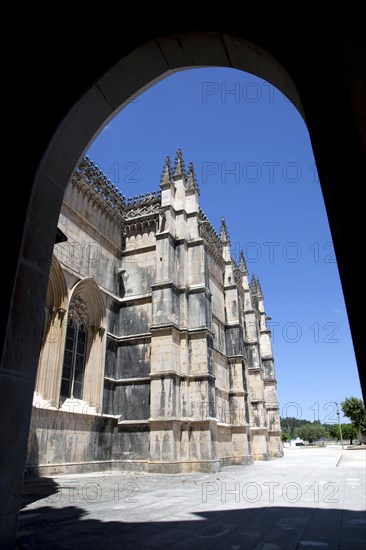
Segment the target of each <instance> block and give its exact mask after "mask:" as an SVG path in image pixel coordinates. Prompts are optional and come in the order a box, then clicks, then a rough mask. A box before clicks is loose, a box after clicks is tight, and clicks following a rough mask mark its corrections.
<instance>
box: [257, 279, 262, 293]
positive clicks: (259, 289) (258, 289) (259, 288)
mask: <svg viewBox="0 0 366 550" xmlns="http://www.w3.org/2000/svg"><path fill="white" fill-rule="evenodd" d="M257 296H258V298H263V292H262V287H261V283H260V280H259V279H258V277H257Z"/></svg>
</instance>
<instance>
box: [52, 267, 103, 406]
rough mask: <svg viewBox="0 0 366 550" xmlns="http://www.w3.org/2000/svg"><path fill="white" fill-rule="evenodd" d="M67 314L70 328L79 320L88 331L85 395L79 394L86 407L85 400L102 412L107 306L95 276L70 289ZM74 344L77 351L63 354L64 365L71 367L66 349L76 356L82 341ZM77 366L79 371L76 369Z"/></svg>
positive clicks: (85, 350) (84, 365) (82, 391)
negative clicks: (68, 364)
mask: <svg viewBox="0 0 366 550" xmlns="http://www.w3.org/2000/svg"><path fill="white" fill-rule="evenodd" d="M67 318H68V327H69V328H70V326H71V324H72V323H73V322H74V323H75V322H76V323H77V324H79V325H80V326H81V325H82V327H83V333H84V331H85V349H84V351H83V369H82V390H81V395H80V396H79V395H78V396H77V398H78V399H80V401H81V402H82V403H84V409H85V403H87V404H88V406H89V407H90V409H91V410H93V411H95V412H101V410H102V399H103V383H104V357H105V340H106V338H105V332H106V306H105V303H104V300H103V295H102V293H101V291H100V289H99V287H98V285H97V284H96V282H95V281H94V279H93V278H91V277H87V278H85V279H82V280H80V281H79V282H78V283H76V284H75V286H74V287H73V289H72V291H71V293H70V300H69V308H68V315H67ZM71 332H72V331H71ZM77 334H78V331H77ZM74 336H75V335H74ZM71 339H72V338H71ZM71 343H72V342H71ZM72 345H73V348H72V349H73V350H74V352H73V351H72V350H69V349H68V350H65V352H64V354H63V359H62V364H63V367H66V368H68V367H67V365H66V355H67V353H66V352H68V353H69V355H70V354H71V356H72V358H74V355H73V354H75V353H76V351H75V349H76V346H78V343H77V342H75V343H72ZM73 370H74V374H75V369H73ZM72 375H73V374H71V376H72ZM68 397H70V398H71V399H73V398H74V396H73V395H69V396H66V399H67V398H68ZM63 398H65V396H63ZM84 409H83V410H84Z"/></svg>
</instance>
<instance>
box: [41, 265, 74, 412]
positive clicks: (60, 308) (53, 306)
mask: <svg viewBox="0 0 366 550" xmlns="http://www.w3.org/2000/svg"><path fill="white" fill-rule="evenodd" d="M67 307H68V290H67V285H66V280H65V276H64V273H63V271H62V268H61V265H60V263H59V261H58V260H57V258H56V257H55V256H54V255H53V256H52V260H51V269H50V276H49V281H48V287H47V295H46V303H45V310H44V328H43V336H42V343H41V352H40V357H39V363H38V371H37V380H36V404H38V403H37V399H38V398H40V399H41V400H44V401H46V402H48V403H50V404H51V405H53V406H54V407H57V404H58V392H59V378H60V371H61V367H62V355H63V348H64V340H65V337H64V334H65V330H64V325H65V322H64V320H65V315H66V311H67ZM37 396H38V397H37ZM39 405H41V404H39Z"/></svg>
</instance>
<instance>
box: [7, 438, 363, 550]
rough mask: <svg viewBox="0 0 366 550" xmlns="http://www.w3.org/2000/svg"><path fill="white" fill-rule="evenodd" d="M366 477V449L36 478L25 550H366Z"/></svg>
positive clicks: (21, 532)
mask: <svg viewBox="0 0 366 550" xmlns="http://www.w3.org/2000/svg"><path fill="white" fill-rule="evenodd" d="M365 470H366V451H365V450H346V449H344V450H342V449H341V448H340V447H325V448H294V449H286V450H285V456H284V458H281V459H276V460H272V461H269V462H257V463H255V464H254V465H252V466H231V467H227V468H223V469H222V471H221V472H219V473H216V474H177V475H165V474H143V473H142V474H132V473H112V474H111V473H105V474H101V473H99V474H95V475H90V474H85V475H73V476H71V475H63V476H58V477H54V478H45V477H44V478H40V479H31V480H27V481H26V483H25V487H24V505H23V509H22V511H21V514H20V519H19V525H18V539H17V540H18V546H17V547H18V548H23V549H52V550H53V549H66V548H77V549H78V550H79V549H80V550H83V549H85V550H86V549H88V550H90V549H94V548H96V549H99V548H108V547H109V548H113V549H115V548H121V549H123V550H128V549H130V548H133V549H134V550H140V549H145V550H149V549H160V548H164V549H172V550H176V549H177V550H178V549H179V550H185V549H196V548H197V549H199V550H206V549H215V550H218V549H220V550H221V549H222V550H226V549H227V550H229V549H230V550H240V549H245V550H252V549H253V550H254V549H255V550H295V549H307V548H309V549H311V548H326V549H328V550H336V549H337V550H339V549H341V550H356V549H357V550H361V549H362V550H364V549H365V548H366V515H365ZM111 545H113V546H111Z"/></svg>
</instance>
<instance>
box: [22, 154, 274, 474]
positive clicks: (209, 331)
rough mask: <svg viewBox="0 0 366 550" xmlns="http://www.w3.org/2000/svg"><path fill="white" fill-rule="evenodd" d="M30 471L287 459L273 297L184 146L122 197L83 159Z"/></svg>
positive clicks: (50, 303) (59, 269) (71, 203)
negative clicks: (236, 245) (208, 210)
mask: <svg viewBox="0 0 366 550" xmlns="http://www.w3.org/2000/svg"><path fill="white" fill-rule="evenodd" d="M59 228H60V229H61V230H62V232H63V233H64V234H65V235H66V236H67V239H68V240H67V242H63V243H60V244H57V245H55V249H54V258H53V261H52V267H51V273H50V280H49V286H48V292H47V300H46V306H45V328H44V337H43V342H42V348H41V354H40V361H39V368H38V376H37V382H36V389H35V394H34V404H33V405H34V409H33V414H32V420H31V431H30V438H29V451H28V468H29V469H31V470H32V469H38V471H39V472H40V473H57V472H80V471H90V470H97V469H100V470H105V469H108V468H113V469H114V468H120V469H124V470H144V471H154V472H171V473H174V472H183V471H214V470H217V469H219V468H220V466H223V465H230V464H250V463H252V462H253V459H254V460H255V459H268V458H270V457H279V456H282V454H283V449H282V443H281V428H280V420H279V409H278V399H277V389H276V378H275V371H274V361H273V354H272V343H271V333H270V331H269V329H268V328H267V326H266V314H265V311H264V303H263V293H262V289H261V285H260V283H259V280H258V279H257V278H256V277H255V276H254V275H252V277H251V280H249V277H248V272H247V267H246V263H245V259H244V256H243V254H242V253H241V256H240V262H239V265H238V264H237V263H236V262H235V261H234V259H233V258H232V257H231V254H230V238H229V234H228V230H227V227H226V222H225V220H224V219H222V223H221V229H220V234H217V233H216V231H215V230H214V228H213V227H212V225H211V223H210V221H209V220H208V219H207V217H206V216H205V214H204V213H203V212H202V210H201V209H200V207H199V188H198V184H197V181H196V177H195V174H194V168H193V166H192V164H190V166H189V168H188V170H187V171H186V169H185V167H184V161H183V157H182V154H181V151H178V153H177V156H176V161H175V165H174V169H172V168H171V166H170V161H169V159H167V161H166V163H165V166H164V171H163V175H162V178H161V183H160V190H159V191H157V192H153V193H149V194H147V195H142V196H139V197H134V198H130V199H128V200H127V199H125V197H124V196H123V195H122V194H121V193H120V192H119V191H118V190H117V189H116V188H115V187H114V186H113V185H112V184H111V183H110V182H109V181H108V180H107V178H106V177H105V176H104V175H103V174H102V173H101V172H100V171H99V170H98V168H97V167H96V166H95V165H94V164H93V163H92V162H91V161H90V160H89V159H88V158H86V159H84V160H83V161H82V162H81V163H80V166H79V167H78V169H77V170H76V172H75V174H74V176H73V177H72V180H71V182H70V184H69V186H68V188H67V191H66V194H65V197H64V202H63V208H62V211H61V215H60V219H59Z"/></svg>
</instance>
